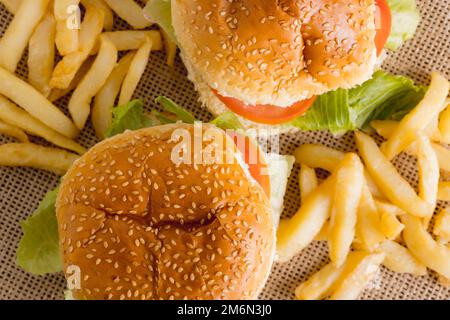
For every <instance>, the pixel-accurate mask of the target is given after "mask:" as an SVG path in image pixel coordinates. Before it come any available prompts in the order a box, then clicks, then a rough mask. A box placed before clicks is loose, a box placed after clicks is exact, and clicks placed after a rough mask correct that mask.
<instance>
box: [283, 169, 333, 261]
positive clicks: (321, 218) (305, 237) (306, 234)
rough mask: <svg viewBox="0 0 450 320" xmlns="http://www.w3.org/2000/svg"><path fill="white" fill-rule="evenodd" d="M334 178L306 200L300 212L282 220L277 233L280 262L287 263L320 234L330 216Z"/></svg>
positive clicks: (326, 181) (324, 183) (325, 182)
mask: <svg viewBox="0 0 450 320" xmlns="http://www.w3.org/2000/svg"><path fill="white" fill-rule="evenodd" d="M334 183H335V182H334V178H333V177H330V178H328V179H327V180H325V181H324V182H323V183H322V184H321V185H320V186H319V187H317V189H316V190H314V191H313V192H311V194H310V195H309V196H308V197H307V198H306V199H305V202H304V203H303V205H302V206H301V207H300V209H299V210H298V212H297V213H296V214H295V215H294V216H293V217H292V218H291V219H289V220H282V222H283V223H280V226H279V228H278V232H277V238H278V242H277V245H278V246H277V256H278V261H280V262H286V261H288V260H289V259H291V258H292V257H293V256H295V255H296V254H297V253H299V252H300V251H301V250H303V249H304V248H306V247H307V246H308V245H309V244H310V243H311V242H312V241H313V240H314V238H315V237H316V235H317V234H318V233H319V232H320V230H321V229H322V227H323V225H324V224H325V222H326V221H327V219H328V218H329V216H330V207H331V192H332V190H333V186H334Z"/></svg>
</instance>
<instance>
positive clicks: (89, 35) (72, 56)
mask: <svg viewBox="0 0 450 320" xmlns="http://www.w3.org/2000/svg"><path fill="white" fill-rule="evenodd" d="M103 20H104V14H103V11H102V10H101V9H99V8H97V7H96V6H87V7H86V14H85V16H84V20H83V23H82V24H81V30H80V45H79V49H78V50H77V51H75V52H71V53H69V54H67V55H66V56H64V58H63V59H62V60H61V61H60V62H59V63H58V64H57V65H56V68H55V70H54V71H53V76H52V79H51V80H50V87H52V88H57V89H67V88H68V87H69V86H70V83H71V82H72V80H73V78H74V77H75V75H76V74H77V71H78V70H79V69H80V67H81V65H82V64H83V62H84V61H86V59H87V58H88V56H89V53H90V52H91V51H92V48H93V47H94V45H95V43H96V42H97V39H98V37H99V35H100V33H101V32H102V29H103Z"/></svg>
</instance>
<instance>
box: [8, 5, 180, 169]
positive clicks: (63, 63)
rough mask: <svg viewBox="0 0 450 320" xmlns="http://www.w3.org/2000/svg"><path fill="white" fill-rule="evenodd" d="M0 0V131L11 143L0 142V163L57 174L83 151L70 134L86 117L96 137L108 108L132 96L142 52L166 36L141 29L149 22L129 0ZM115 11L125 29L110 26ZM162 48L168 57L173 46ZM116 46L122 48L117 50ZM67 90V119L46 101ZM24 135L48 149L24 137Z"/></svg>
mask: <svg viewBox="0 0 450 320" xmlns="http://www.w3.org/2000/svg"><path fill="white" fill-rule="evenodd" d="M0 3H2V4H3V5H4V6H5V7H6V8H7V10H9V11H10V12H11V13H12V14H13V15H14V17H13V19H12V21H11V23H10V24H9V26H8V28H7V29H6V31H5V33H4V35H3V37H1V38H0V134H5V135H8V136H11V137H13V138H15V139H17V140H18V141H19V142H18V143H11V144H4V145H1V146H0V165H4V166H29V167H34V168H39V169H44V170H48V171H51V172H54V173H57V174H64V172H65V171H66V170H67V169H68V168H69V167H70V165H71V164H72V162H73V161H74V160H75V159H77V155H80V154H82V153H84V152H85V148H84V147H83V146H81V145H80V144H78V143H77V142H75V139H76V137H77V136H78V135H79V133H80V132H81V130H83V128H84V127H85V125H86V122H87V120H88V119H89V117H91V120H92V124H93V127H94V129H95V132H96V135H97V137H98V138H99V139H104V138H105V132H106V131H107V129H108V127H109V126H110V124H111V121H112V108H113V106H114V105H116V104H117V103H118V104H125V103H127V102H129V101H130V100H131V99H132V97H133V94H134V92H135V90H136V88H137V86H138V83H139V81H140V79H141V77H142V75H143V73H144V71H145V68H146V66H147V63H148V60H149V57H150V53H151V52H152V51H155V50H161V49H162V46H163V40H166V39H162V37H161V34H160V31H158V30H149V29H146V28H148V27H150V26H151V25H152V23H151V22H149V21H148V20H147V19H146V18H145V17H144V13H143V8H142V7H141V4H138V3H136V2H134V1H133V0H0ZM82 11H84V18H83V19H81V16H82V14H81V12H82ZM115 16H119V17H120V18H122V19H123V20H125V21H126V22H127V23H128V24H129V25H130V30H125V31H112V28H113V25H114V19H115ZM168 41H169V40H167V41H164V44H166V43H168ZM166 47H169V48H171V51H170V52H168V56H170V57H171V59H173V58H174V56H175V52H176V47H174V46H169V45H167V44H166ZM27 49H28V59H27V65H28V77H27V79H23V78H21V77H19V76H17V75H16V74H15V71H16V69H17V66H18V64H19V62H20V60H21V59H22V57H23V55H24V52H25V51H26V50H27ZM123 51H128V52H127V53H126V54H124V55H123V56H122V55H120V53H121V52H123ZM119 55H120V56H122V57H121V58H120V59H119ZM56 57H59V59H55V58H56ZM55 60H58V61H59V62H58V63H56V64H55ZM69 95H70V98H69V104H68V111H69V113H70V117H69V116H66V115H65V113H64V112H63V111H62V110H60V109H59V108H58V107H57V106H55V104H54V102H55V101H56V100H58V99H60V98H62V97H65V96H69ZM116 100H117V103H116ZM27 134H29V135H34V136H38V137H41V138H43V139H45V140H46V141H48V142H50V143H51V144H53V145H55V147H51V148H50V147H44V146H38V145H36V144H33V143H30V141H29V138H28V135H27ZM62 159H63V160H62Z"/></svg>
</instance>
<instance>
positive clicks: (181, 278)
mask: <svg viewBox="0 0 450 320" xmlns="http://www.w3.org/2000/svg"><path fill="white" fill-rule="evenodd" d="M196 132H197V133H198V132H199V131H196ZM200 132H203V135H202V136H203V139H202V141H203V142H202V147H203V149H202V150H204V152H206V151H205V150H208V149H207V146H211V145H212V144H213V143H216V142H214V141H217V140H211V138H207V136H208V135H210V136H209V137H211V135H213V136H215V137H216V138H217V137H218V138H219V139H223V141H225V142H224V144H223V145H222V148H223V150H224V152H225V153H224V154H225V155H226V154H229V155H231V158H232V159H234V160H233V161H229V160H228V161H226V163H223V161H219V159H218V158H214V157H213V158H212V159H209V160H208V162H206V160H204V162H202V163H200V164H183V163H181V164H180V163H179V164H177V162H176V161H175V162H174V161H173V159H176V158H173V155H174V154H175V155H176V154H178V153H177V152H178V151H179V150H180V149H177V146H187V145H189V144H190V143H192V145H193V143H194V126H193V125H187V124H173V125H166V126H159V127H152V128H147V129H142V130H139V131H132V132H126V133H124V134H122V135H119V136H116V137H113V138H110V139H108V140H105V141H103V142H101V143H99V144H97V145H96V146H94V147H93V148H92V149H91V150H89V151H88V152H87V153H86V154H85V155H84V156H82V157H81V158H80V159H79V160H78V161H77V162H76V163H75V164H74V165H73V167H72V168H71V169H70V170H69V171H68V172H67V174H66V175H65V177H64V181H63V182H62V185H61V189H60V192H59V195H58V199H57V204H56V212H57V219H58V226H59V235H60V245H61V250H62V256H63V261H64V266H65V271H66V272H67V273H66V276H67V277H68V280H69V278H70V277H71V276H73V269H68V267H69V266H77V267H79V282H78V284H79V287H78V288H77V289H75V290H72V293H73V296H74V298H75V299H254V298H256V297H257V296H258V294H259V292H260V291H261V289H262V287H263V286H264V284H265V281H266V279H267V277H268V274H269V271H270V268H271V265H272V262H273V258H274V252H275V227H274V222H273V220H272V215H271V209H270V204H269V200H268V198H267V196H266V195H265V193H264V191H263V189H262V188H261V187H260V186H259V184H257V183H256V182H255V181H254V180H253V179H251V177H250V176H249V172H248V171H247V169H246V168H245V166H243V165H241V163H242V161H241V159H240V158H239V157H240V153H239V152H238V151H237V149H236V146H235V145H234V142H233V141H232V140H231V138H230V137H228V136H227V135H226V134H225V132H223V131H222V130H220V129H217V128H216V127H214V126H212V125H207V124H203V125H202V129H201V131H200ZM186 136H187V137H188V138H184V139H185V140H182V139H183V137H186ZM197 136H198V135H197ZM183 141H184V142H183ZM211 141H212V142H211ZM180 143H181V144H180ZM219 145H220V143H219ZM174 152H175V153H174ZM203 159H206V158H205V157H203ZM227 159H230V158H227Z"/></svg>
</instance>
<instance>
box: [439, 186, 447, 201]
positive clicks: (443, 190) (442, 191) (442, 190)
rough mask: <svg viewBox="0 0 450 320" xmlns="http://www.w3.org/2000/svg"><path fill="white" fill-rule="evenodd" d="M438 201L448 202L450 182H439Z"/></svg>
mask: <svg viewBox="0 0 450 320" xmlns="http://www.w3.org/2000/svg"><path fill="white" fill-rule="evenodd" d="M438 199H439V200H441V201H450V181H444V182H439V187H438Z"/></svg>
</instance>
